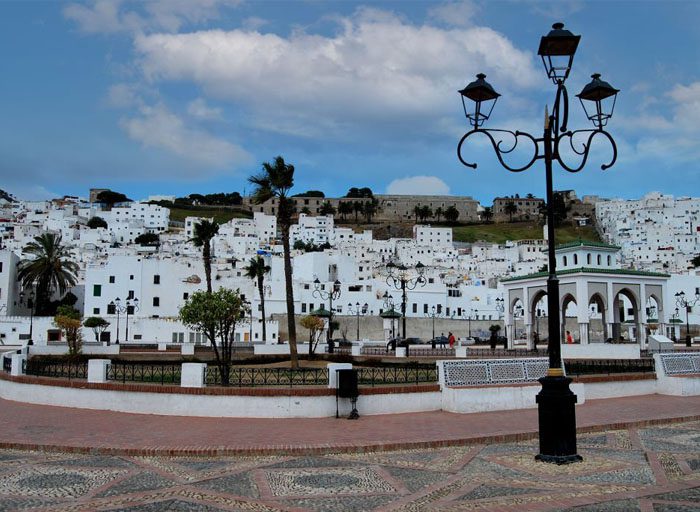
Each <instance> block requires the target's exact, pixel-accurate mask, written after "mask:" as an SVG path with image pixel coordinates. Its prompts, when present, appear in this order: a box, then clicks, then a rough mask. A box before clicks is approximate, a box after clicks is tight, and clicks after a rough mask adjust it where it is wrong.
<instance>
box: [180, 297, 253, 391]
mask: <svg viewBox="0 0 700 512" xmlns="http://www.w3.org/2000/svg"><path fill="white" fill-rule="evenodd" d="M247 314H248V309H247V307H246V305H245V303H244V302H243V299H242V298H241V294H240V292H239V291H238V290H235V291H234V290H229V289H226V288H220V289H218V290H216V291H215V292H194V293H193V294H192V295H190V298H189V299H187V301H186V302H185V304H184V305H183V306H182V307H181V308H180V321H182V323H183V324H184V325H185V326H187V328H189V329H192V330H193V331H198V332H202V333H203V334H204V335H205V336H206V337H207V339H208V340H209V343H210V344H211V346H212V348H213V349H214V355H215V356H216V365H217V367H218V369H219V376H220V379H221V385H222V386H228V385H229V383H230V382H231V379H230V375H231V361H232V359H233V343H234V341H235V337H234V334H235V331H236V323H238V322H239V321H240V320H242V319H244V318H245V317H246V315H247Z"/></svg>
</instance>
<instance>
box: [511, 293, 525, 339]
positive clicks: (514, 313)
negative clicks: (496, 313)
mask: <svg viewBox="0 0 700 512" xmlns="http://www.w3.org/2000/svg"><path fill="white" fill-rule="evenodd" d="M510 315H511V318H512V319H513V340H519V339H523V338H524V337H525V336H526V335H525V306H524V305H523V301H522V300H520V299H515V300H514V301H513V302H512V303H511V305H510Z"/></svg>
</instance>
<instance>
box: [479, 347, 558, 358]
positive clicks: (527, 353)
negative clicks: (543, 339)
mask: <svg viewBox="0 0 700 512" xmlns="http://www.w3.org/2000/svg"><path fill="white" fill-rule="evenodd" d="M546 355H547V349H546V348H542V349H541V350H525V349H515V348H512V349H503V348H497V349H494V350H491V349H490V348H471V347H468V348H467V357H468V358H494V357H498V358H505V359H512V358H514V357H544V356H546Z"/></svg>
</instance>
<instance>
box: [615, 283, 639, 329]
mask: <svg viewBox="0 0 700 512" xmlns="http://www.w3.org/2000/svg"><path fill="white" fill-rule="evenodd" d="M632 288H633V287H628V286H620V287H619V288H618V289H617V290H616V291H615V295H614V298H613V306H612V313H613V324H612V338H613V340H615V341H631V340H632V339H635V340H639V337H640V334H641V332H640V327H641V325H640V309H639V308H640V303H639V294H638V293H635V291H634V290H633V289H632ZM625 299H626V300H625ZM627 302H629V304H627ZM628 306H629V307H628Z"/></svg>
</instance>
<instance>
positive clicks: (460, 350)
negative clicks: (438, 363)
mask: <svg viewBox="0 0 700 512" xmlns="http://www.w3.org/2000/svg"><path fill="white" fill-rule="evenodd" d="M455 357H467V347H457V348H456V349H455Z"/></svg>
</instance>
